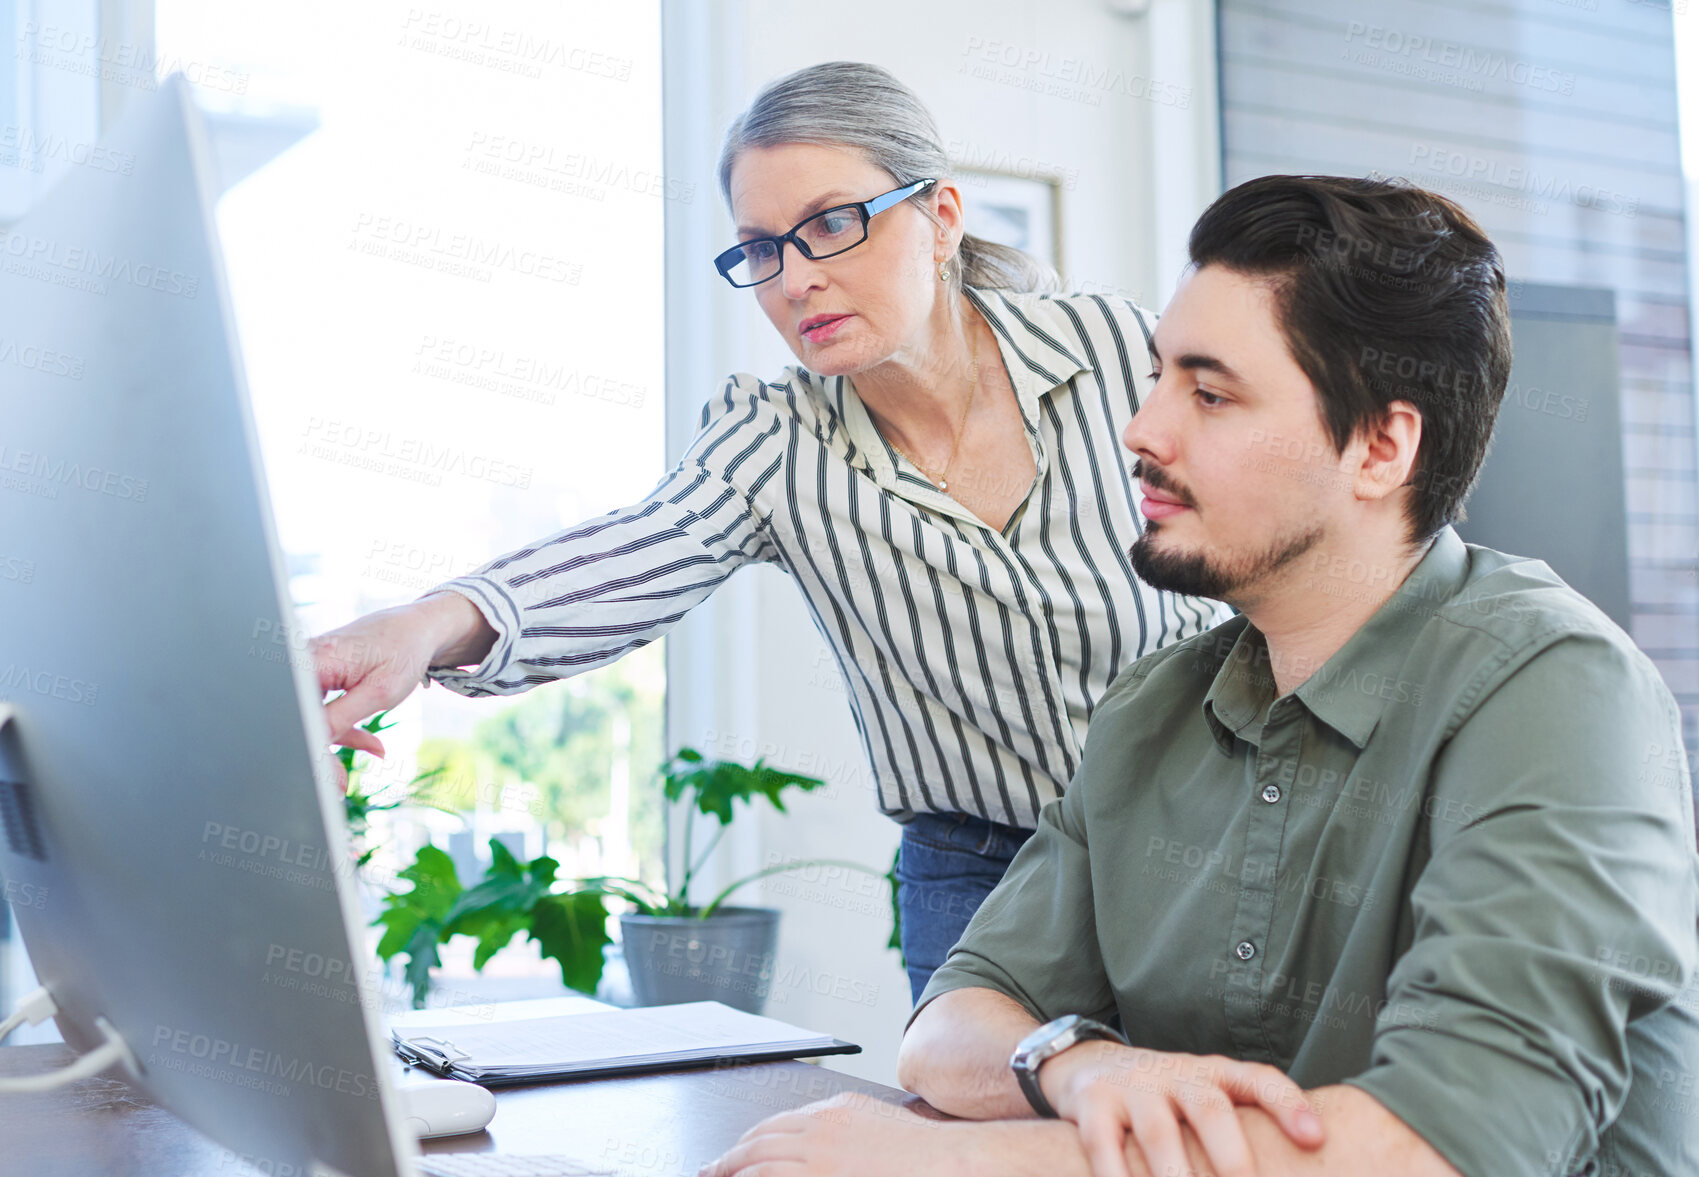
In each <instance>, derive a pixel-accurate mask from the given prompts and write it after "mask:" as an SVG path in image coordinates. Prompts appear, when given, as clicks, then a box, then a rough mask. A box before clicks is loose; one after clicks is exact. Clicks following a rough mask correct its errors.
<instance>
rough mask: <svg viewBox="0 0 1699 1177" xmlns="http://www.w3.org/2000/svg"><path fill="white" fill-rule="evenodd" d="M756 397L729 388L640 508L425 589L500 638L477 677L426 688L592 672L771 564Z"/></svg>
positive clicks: (503, 691)
mask: <svg viewBox="0 0 1699 1177" xmlns="http://www.w3.org/2000/svg"><path fill="white" fill-rule="evenodd" d="M761 393H762V386H761V385H760V384H759V382H744V381H741V380H738V379H734V380H733V381H731V382H729V383H728V384H727V386H726V389H725V391H724V392H723V394H722V395H721V396H719V397H716V398H714V399H713V400H711V401H710V402H709V403H708V404H707V405H706V406H705V407H704V409H703V413H702V419H701V427H700V430H699V432H698V434H697V436H696V438H695V440H694V441H692V443H691V445H690V448H689V450H688V451H687V452H686V453H685V455H684V458H683V459H682V460H681V461H680V462H679V464H678V465H677V466H676V467H675V468H674V469H673V470H672V471H671V472H670V473H668V474H667V476H666V477H665V478H663V479H662V480H661V481H660V483H659V484H657V485H656V487H655V488H654V490H652V491H650V492H649V494H648V495H646V496H645V497H644V498H643V499H642V500H641V501H640V502H638V503H636V504H634V505H632V506H630V507H625V508H622V509H620V510H617V511H610V512H608V513H607V514H606V515H603V516H601V517H599V518H596V519H590V520H587V521H585V522H583V523H580V524H578V525H577V526H575V527H570V528H567V529H566V530H564V531H561V532H557V533H556V534H554V535H552V536H549V537H547V538H545V539H541V540H538V541H536V542H535V543H532V544H528V545H526V546H525V547H523V548H521V549H519V550H518V551H514V552H509V553H508V554H506V555H504V556H501V557H499V558H497V559H495V560H492V561H490V562H489V563H488V564H485V565H484V566H483V567H481V568H478V569H477V570H475V571H473V572H471V573H469V574H467V575H465V576H461V577H456V578H455V579H453V580H449V581H445V582H444V583H442V584H440V585H437V586H436V587H435V588H433V589H431V590H430V591H431V592H433V593H435V592H442V591H445V590H446V591H452V592H456V593H459V594H461V595H462V596H464V597H465V598H466V599H467V600H469V601H471V602H472V603H473V604H474V605H475V606H477V608H478V611H479V612H480V613H482V614H483V615H484V619H485V620H486V621H488V622H489V624H490V627H491V628H492V629H494V630H495V631H496V635H497V637H496V641H495V644H494V645H493V646H492V647H491V648H490V652H489V654H488V655H486V656H485V658H484V660H483V662H482V663H480V664H479V665H478V666H477V667H475V668H473V669H470V670H462V669H456V668H448V667H439V668H436V669H433V670H432V671H431V672H430V677H431V678H432V679H433V680H435V681H437V682H440V683H442V684H443V685H444V686H446V687H448V688H450V689H451V690H454V691H456V692H458V693H460V694H463V695H471V696H480V695H512V694H517V693H519V692H521V691H525V690H529V689H530V688H531V687H533V686H536V685H538V684H539V683H544V682H549V681H551V680H553V679H557V678H566V677H569V676H571V675H574V674H581V673H583V672H584V671H587V670H593V669H595V668H596V667H598V666H604V665H606V664H607V663H610V662H613V661H614V660H616V659H617V658H619V657H620V656H621V655H623V654H625V653H627V652H629V651H631V650H633V649H636V648H637V647H639V646H643V645H646V644H647V643H649V642H652V641H654V640H655V639H656V638H658V637H660V636H661V635H662V634H664V633H666V632H667V630H668V629H670V628H672V626H673V625H674V624H675V623H677V621H678V620H679V619H680V618H681V617H683V616H684V615H685V614H686V613H688V612H689V611H690V610H691V609H692V608H693V607H695V606H696V605H697V604H698V603H699V602H701V601H702V600H703V599H704V598H706V597H707V596H708V595H709V594H710V593H712V592H713V591H714V589H716V588H718V587H719V586H720V585H721V584H723V583H724V582H725V581H726V580H727V579H728V578H729V577H730V576H731V575H732V573H734V572H736V571H737V570H738V569H739V568H741V567H743V566H744V565H745V564H750V563H759V562H764V561H772V560H775V559H776V558H777V551H776V549H775V548H774V546H773V544H772V543H771V541H770V539H769V537H768V535H767V533H766V530H765V518H764V516H763V515H762V513H761V511H760V509H759V508H758V506H757V503H756V491H757V490H758V488H759V487H761V486H763V485H765V484H766V483H767V482H769V481H770V480H771V478H772V475H773V474H774V473H775V472H776V471H777V469H778V465H779V463H780V462H781V461H782V457H781V453H780V450H781V445H782V442H781V441H780V436H781V431H782V425H781V424H780V422H779V419H778V417H777V415H776V413H775V411H774V409H773V407H772V406H771V405H770V404H769V403H768V402H767V401H766V399H765V398H764V396H763V395H762V394H761Z"/></svg>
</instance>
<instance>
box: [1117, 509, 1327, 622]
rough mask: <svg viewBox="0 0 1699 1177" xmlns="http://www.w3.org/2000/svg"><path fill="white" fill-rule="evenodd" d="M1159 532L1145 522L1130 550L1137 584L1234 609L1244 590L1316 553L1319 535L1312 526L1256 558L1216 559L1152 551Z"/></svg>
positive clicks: (1276, 540) (1278, 538)
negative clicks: (1302, 557)
mask: <svg viewBox="0 0 1699 1177" xmlns="http://www.w3.org/2000/svg"><path fill="white" fill-rule="evenodd" d="M1161 530H1162V525H1161V524H1159V523H1157V522H1155V521H1150V522H1147V523H1146V524H1145V531H1144V534H1143V535H1141V536H1139V538H1138V539H1137V540H1136V541H1134V543H1133V546H1132V548H1130V549H1129V550H1128V553H1127V554H1128V555H1129V556H1131V557H1132V561H1133V571H1134V572H1136V573H1138V574H1139V578H1140V579H1141V580H1143V581H1144V582H1145V583H1146V584H1148V585H1150V586H1151V587H1152V588H1156V589H1163V590H1165V591H1167V592H1171V593H1180V594H1182V595H1185V596H1190V597H1209V598H1210V599H1211V600H1216V601H1228V602H1229V603H1235V602H1234V598H1235V597H1239V596H1240V595H1241V590H1243V589H1244V588H1245V587H1246V586H1247V585H1252V584H1255V583H1256V582H1258V581H1260V580H1263V579H1264V578H1265V577H1268V576H1271V575H1273V574H1274V573H1276V572H1278V571H1279V570H1280V569H1282V568H1284V567H1286V566H1287V565H1288V564H1290V563H1292V561H1294V560H1296V559H1297V558H1298V557H1299V556H1302V555H1303V554H1304V553H1305V552H1307V551H1309V550H1310V549H1311V548H1313V547H1315V546H1316V544H1318V543H1320V542H1321V539H1322V534H1323V532H1322V529H1321V528H1320V527H1315V526H1311V527H1309V528H1306V529H1305V530H1302V531H1298V532H1295V533H1287V534H1285V535H1281V536H1276V537H1275V538H1274V539H1273V540H1271V541H1270V542H1269V544H1268V546H1267V547H1265V548H1263V549H1262V550H1261V551H1259V552H1255V553H1252V554H1250V555H1247V556H1236V557H1228V558H1225V559H1218V558H1212V555H1211V553H1208V552H1163V551H1158V550H1156V548H1155V546H1154V541H1155V539H1156V537H1157V535H1158V534H1159V533H1160V532H1161Z"/></svg>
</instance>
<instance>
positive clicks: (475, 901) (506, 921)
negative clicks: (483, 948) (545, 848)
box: [443, 838, 560, 967]
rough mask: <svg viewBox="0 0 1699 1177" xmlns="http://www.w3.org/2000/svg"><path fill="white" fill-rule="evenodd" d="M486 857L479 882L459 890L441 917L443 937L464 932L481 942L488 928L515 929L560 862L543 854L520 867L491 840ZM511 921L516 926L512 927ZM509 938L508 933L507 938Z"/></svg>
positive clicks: (550, 881)
mask: <svg viewBox="0 0 1699 1177" xmlns="http://www.w3.org/2000/svg"><path fill="white" fill-rule="evenodd" d="M490 858H491V861H490V866H489V869H488V870H486V871H485V872H484V878H483V881H482V882H480V883H479V884H478V885H477V886H476V887H472V888H470V889H469V890H466V891H463V892H462V893H461V894H460V896H459V898H457V899H456V900H455V902H454V906H453V907H452V908H451V909H450V910H449V911H448V913H447V915H446V916H445V918H444V921H443V922H444V923H445V924H446V929H445V931H446V934H447V935H449V936H454V935H458V934H461V933H464V934H466V935H469V936H477V937H479V939H480V941H482V939H483V937H484V936H485V934H486V930H488V929H491V928H492V927H500V926H504V925H512V926H513V927H514V928H515V930H518V928H519V927H522V926H523V924H524V917H526V916H528V915H530V914H531V909H532V908H534V907H535V906H536V905H537V901H538V900H539V899H541V898H542V897H543V896H545V895H547V894H548V893H549V888H550V887H552V886H554V881H555V872H556V871H557V870H559V869H560V863H558V862H556V861H555V860H554V859H552V858H549V857H547V856H546V855H545V856H544V857H542V858H534V859H532V860H531V861H530V862H529V863H528V864H525V865H523V866H522V865H520V862H519V860H518V859H517V858H515V857H513V854H512V853H511V852H510V851H509V850H508V849H507V847H506V846H503V845H502V844H501V843H500V842H498V841H496V840H495V839H494V838H492V839H490ZM515 919H518V920H519V923H517V924H514V923H513V921H514V920H515ZM492 934H493V933H492ZM511 938H512V933H511V932H510V933H509V934H508V939H511ZM506 942H507V940H506V939H504V940H503V941H502V943H503V944H505V943H506ZM497 947H500V945H498V946H497ZM486 959H488V958H487V957H486ZM479 967H482V966H479Z"/></svg>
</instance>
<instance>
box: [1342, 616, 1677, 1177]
mask: <svg viewBox="0 0 1699 1177" xmlns="http://www.w3.org/2000/svg"><path fill="white" fill-rule="evenodd" d="M1624 647H1625V643H1623V642H1622V641H1621V640H1620V639H1613V638H1607V637H1605V636H1598V635H1589V634H1579V635H1570V636H1565V637H1563V638H1561V639H1559V640H1558V641H1557V642H1556V643H1555V644H1552V645H1549V646H1547V647H1546V648H1545V649H1543V650H1542V651H1541V652H1539V653H1538V654H1536V655H1535V656H1534V657H1533V658H1532V659H1531V660H1529V661H1528V662H1527V664H1526V665H1524V666H1522V667H1521V668H1520V669H1519V670H1517V671H1516V672H1515V673H1512V674H1510V675H1509V676H1508V677H1507V678H1505V679H1503V681H1502V682H1500V683H1499V684H1498V685H1497V686H1496V688H1492V689H1491V691H1490V694H1488V695H1487V696H1486V697H1485V698H1484V699H1483V700H1482V701H1481V702H1480V703H1479V705H1478V706H1477V707H1476V708H1475V709H1474V710H1473V712H1472V713H1471V714H1470V715H1469V716H1468V718H1467V719H1466V720H1465V721H1463V723H1462V725H1461V727H1460V728H1459V730H1458V731H1457V732H1456V733H1455V734H1454V735H1453V736H1452V738H1451V739H1450V740H1449V742H1448V744H1447V746H1446V747H1445V749H1444V751H1443V752H1442V753H1441V754H1440V755H1439V756H1438V757H1437V758H1436V760H1435V762H1434V769H1433V773H1434V775H1433V778H1432V780H1431V781H1430V789H1429V794H1428V796H1427V798H1426V801H1425V804H1426V806H1427V807H1428V818H1429V821H1428V825H1429V829H1430V831H1431V846H1432V856H1431V858H1430V859H1429V860H1428V862H1427V863H1426V865H1425V867H1424V868H1423V869H1422V872H1421V874H1420V876H1419V878H1418V879H1417V880H1416V883H1415V886H1414V888H1413V890H1412V892H1411V896H1410V918H1411V919H1412V921H1413V929H1414V937H1413V940H1412V942H1411V944H1410V947H1409V948H1408V950H1407V951H1405V952H1404V954H1403V955H1402V956H1401V957H1400V958H1399V959H1398V961H1397V962H1396V964H1395V966H1394V968H1393V970H1392V974H1391V976H1390V978H1389V980H1388V984H1387V994H1386V1006H1385V1009H1384V1012H1383V1013H1382V1014H1381V1017H1380V1020H1379V1023H1378V1025H1377V1029H1376V1035H1375V1039H1374V1045H1373V1053H1372V1060H1371V1064H1370V1067H1369V1069H1368V1070H1367V1071H1365V1072H1364V1073H1362V1074H1361V1075H1358V1076H1356V1077H1354V1078H1351V1079H1349V1080H1347V1082H1349V1083H1351V1084H1352V1085H1354V1086H1356V1087H1360V1088H1362V1089H1363V1090H1365V1091H1367V1092H1368V1093H1369V1094H1371V1095H1373V1096H1374V1097H1375V1098H1376V1099H1377V1100H1379V1101H1380V1102H1381V1103H1382V1104H1383V1105H1385V1106H1386V1107H1387V1108H1388V1109H1389V1110H1390V1111H1392V1112H1393V1113H1394V1114H1395V1115H1397V1116H1398V1117H1399V1118H1400V1119H1402V1120H1403V1121H1404V1122H1405V1123H1406V1124H1408V1125H1409V1126H1410V1127H1411V1128H1412V1129H1413V1130H1414V1131H1415V1132H1417V1133H1418V1134H1419V1135H1421V1136H1422V1137H1423V1138H1424V1139H1425V1140H1427V1142H1428V1143H1429V1144H1431V1145H1432V1146H1433V1147H1434V1148H1436V1149H1437V1150H1438V1151H1439V1152H1440V1153H1441V1154H1442V1155H1444V1156H1445V1157H1446V1159H1447V1160H1449V1161H1450V1162H1451V1164H1452V1165H1453V1166H1455V1167H1456V1168H1457V1169H1458V1170H1459V1171H1460V1172H1461V1173H1463V1174H1464V1177H1519V1175H1525V1177H1551V1174H1553V1173H1568V1172H1571V1171H1574V1170H1572V1168H1571V1166H1578V1165H1579V1164H1580V1163H1581V1162H1583V1161H1585V1160H1586V1159H1588V1158H1590V1157H1591V1156H1593V1154H1594V1153H1595V1152H1596V1151H1597V1149H1598V1144H1599V1137H1600V1134H1601V1133H1602V1132H1604V1130H1605V1129H1606V1128H1607V1127H1608V1126H1609V1125H1610V1123H1611V1122H1612V1121H1613V1120H1614V1119H1615V1118H1616V1116H1617V1114H1618V1113H1619V1112H1620V1111H1621V1109H1622V1106H1623V1103H1624V1099H1625V1097H1626V1095H1627V1091H1628V1086H1629V1081H1630V1076H1631V1072H1632V1066H1631V1062H1630V1058H1629V1046H1628V1043H1629V1025H1630V1023H1631V1022H1634V1021H1636V1020H1638V1019H1640V1018H1642V1017H1644V1016H1646V1015H1647V1014H1650V1013H1652V1012H1654V1011H1656V1010H1658V1009H1659V1008H1661V1007H1663V1006H1664V1005H1666V1004H1667V1003H1669V1002H1670V1001H1671V1000H1673V999H1674V998H1675V996H1676V995H1677V993H1678V992H1679V991H1680V990H1681V988H1682V987H1683V985H1685V984H1686V983H1687V981H1688V979H1689V978H1690V976H1691V975H1692V974H1693V971H1694V969H1695V966H1696V963H1699V961H1696V957H1699V934H1696V910H1695V907H1696V905H1695V894H1696V890H1695V853H1694V840H1693V824H1692V809H1691V804H1692V803H1691V799H1690V785H1689V782H1688V779H1687V772H1686V766H1685V761H1684V760H1681V759H1680V758H1679V757H1674V756H1672V749H1679V748H1680V746H1681V730H1680V723H1679V718H1678V715H1677V712H1676V708H1675V703H1674V700H1673V699H1672V698H1671V696H1670V695H1669V692H1668V690H1667V689H1666V688H1665V687H1664V686H1663V684H1662V683H1661V682H1660V681H1658V680H1657V678H1656V676H1655V673H1654V672H1653V671H1652V670H1651V668H1650V666H1649V664H1648V663H1646V661H1645V660H1644V659H1643V658H1641V657H1640V656H1638V655H1637V654H1635V653H1634V652H1633V651H1631V650H1628V649H1626V648H1624Z"/></svg>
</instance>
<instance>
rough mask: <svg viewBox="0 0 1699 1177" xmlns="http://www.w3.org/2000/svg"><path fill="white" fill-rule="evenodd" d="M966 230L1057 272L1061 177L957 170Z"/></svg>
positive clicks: (1059, 242)
mask: <svg viewBox="0 0 1699 1177" xmlns="http://www.w3.org/2000/svg"><path fill="white" fill-rule="evenodd" d="M955 177H956V182H957V183H958V184H959V185H960V186H961V190H962V203H963V205H964V206H965V209H966V213H965V216H966V221H967V231H968V232H969V233H972V234H974V235H975V236H976V237H983V238H985V239H986V240H988V241H995V242H997V243H999V244H1001V245H1011V246H1013V247H1014V248H1016V249H1020V250H1025V251H1026V252H1027V253H1029V254H1031V255H1032V256H1033V257H1035V258H1038V259H1039V260H1040V261H1042V262H1044V263H1045V264H1047V265H1050V266H1054V267H1056V268H1058V269H1060V268H1061V267H1060V266H1059V265H1058V262H1059V260H1060V258H1061V256H1062V217H1061V211H1062V202H1061V199H1060V196H1061V190H1062V185H1061V177H1059V176H1056V177H1052V176H1045V175H1016V174H1014V173H1009V172H994V171H986V170H982V169H979V168H958V169H956V171H955Z"/></svg>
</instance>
